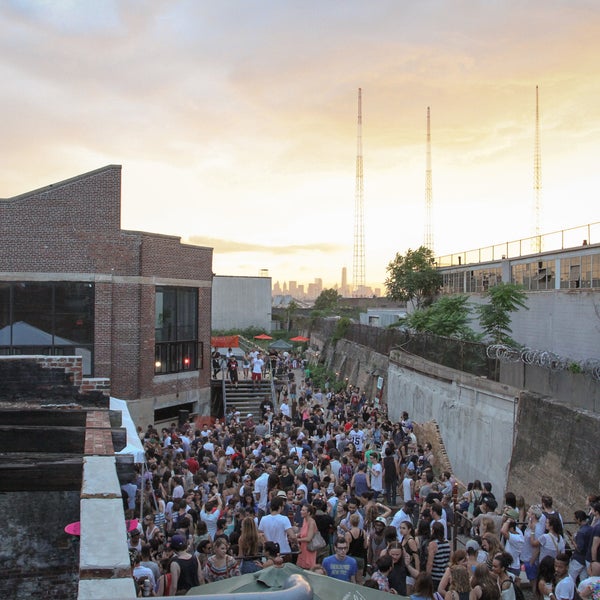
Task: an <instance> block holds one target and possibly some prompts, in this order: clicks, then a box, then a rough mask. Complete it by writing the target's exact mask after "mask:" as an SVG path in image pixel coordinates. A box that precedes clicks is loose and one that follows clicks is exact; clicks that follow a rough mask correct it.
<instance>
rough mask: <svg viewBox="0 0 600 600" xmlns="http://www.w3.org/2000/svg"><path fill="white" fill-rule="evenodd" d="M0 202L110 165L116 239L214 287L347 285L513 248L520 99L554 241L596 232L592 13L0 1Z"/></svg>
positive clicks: (597, 123) (522, 159) (154, 0)
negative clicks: (193, 267) (394, 266)
mask: <svg viewBox="0 0 600 600" xmlns="http://www.w3.org/2000/svg"><path fill="white" fill-rule="evenodd" d="M0 76H1V79H2V81H3V86H2V94H0V119H1V122H2V128H1V135H2V143H1V144H0V197H3V198H9V197H12V196H15V195H18V194H21V193H25V192H27V191H30V190H33V189H36V188H39V187H43V186H45V185H49V184H51V183H55V182H58V181H61V180H63V179H68V178H70V177H74V176H76V175H79V174H81V173H85V172H87V171H91V170H94V169H97V168H100V167H103V166H105V165H108V164H120V165H122V167H123V170H122V227H123V228H124V229H133V230H143V231H150V232H157V233H164V234H172V235H178V236H181V237H182V238H183V241H186V242H191V243H196V244H200V245H204V246H211V247H214V262H213V271H214V272H215V273H217V274H218V275H247V276H256V275H259V273H260V271H261V269H268V273H269V275H270V276H271V277H272V278H273V282H275V281H279V282H280V283H283V281H289V280H295V281H298V282H299V283H303V282H304V283H308V282H311V281H313V280H314V279H315V278H316V277H319V278H322V279H323V281H324V284H325V286H326V287H330V286H333V285H334V284H335V283H338V284H339V283H340V281H341V270H342V267H344V266H345V267H347V271H348V279H349V281H351V280H352V273H353V265H352V260H353V244H354V221H355V214H354V204H355V186H356V158H357V137H358V136H357V134H358V127H357V120H358V119H357V116H358V115H357V113H358V99H357V98H358V88H361V89H362V155H363V171H364V231H365V236H364V246H365V281H366V283H367V284H369V285H371V286H373V287H383V282H384V281H385V277H386V266H387V265H388V264H389V262H390V261H391V260H393V259H394V257H395V255H396V253H400V254H404V253H405V252H406V250H407V249H409V248H412V249H415V248H417V247H419V246H420V245H422V244H423V243H424V236H425V174H426V123H427V121H426V115H427V107H430V110H431V164H432V220H431V226H432V231H433V239H434V250H435V253H436V255H443V254H449V253H453V252H461V251H464V250H470V249H473V248H478V247H481V246H489V245H492V244H500V243H503V242H506V241H511V240H516V239H520V238H524V237H528V236H530V235H532V234H533V233H534V231H535V227H536V220H535V217H534V215H535V212H534V201H535V192H534V141H535V88H536V85H537V86H539V110H540V112H539V121H540V147H541V182H542V188H541V194H540V198H541V210H540V212H539V215H540V216H539V224H538V226H539V228H540V230H541V231H542V232H551V231H556V230H560V229H564V228H570V227H577V226H580V225H584V224H587V223H592V222H597V221H600V201H599V193H598V190H599V189H600V168H599V167H598V157H599V156H600V101H599V98H600V2H598V1H597V0H529V1H528V2H523V1H516V0H505V1H501V0H487V1H484V0H482V1H478V2H476V1H467V0H456V1H450V0H448V1H441V0H419V1H418V2H413V1H408V0H373V1H370V2H365V1H356V0H343V1H341V0H339V1H336V0H331V1H326V0H318V1H316V0H315V1H313V0H304V1H303V2H297V1H295V0H237V1H230V0H219V1H218V2H215V1H214V0H211V1H208V0H187V1H184V0H102V1H99V0H0Z"/></svg>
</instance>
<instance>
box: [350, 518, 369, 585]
mask: <svg viewBox="0 0 600 600" xmlns="http://www.w3.org/2000/svg"><path fill="white" fill-rule="evenodd" d="M344 538H345V540H346V542H347V544H348V556H351V557H352V558H354V559H356V563H357V565H358V571H357V577H356V582H357V583H358V584H359V585H361V584H362V580H363V577H364V575H365V569H366V566H367V565H366V558H367V535H366V534H365V530H364V529H362V528H361V527H360V518H359V515H358V513H354V514H352V515H350V529H349V530H348V531H346V533H345V534H344Z"/></svg>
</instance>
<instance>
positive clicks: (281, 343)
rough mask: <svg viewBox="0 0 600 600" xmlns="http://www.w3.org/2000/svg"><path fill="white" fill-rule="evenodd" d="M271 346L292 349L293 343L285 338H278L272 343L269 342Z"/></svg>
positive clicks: (278, 348)
mask: <svg viewBox="0 0 600 600" xmlns="http://www.w3.org/2000/svg"><path fill="white" fill-rule="evenodd" d="M269 348H273V349H275V350H291V349H292V348H293V345H292V344H290V343H289V342H286V341H285V340H277V341H275V342H273V343H272V344H269Z"/></svg>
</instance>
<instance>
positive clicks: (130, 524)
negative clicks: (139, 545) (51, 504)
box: [65, 519, 138, 535]
mask: <svg viewBox="0 0 600 600" xmlns="http://www.w3.org/2000/svg"><path fill="white" fill-rule="evenodd" d="M125 525H127V531H131V530H133V529H135V528H136V527H137V526H138V520H137V519H131V521H125ZM65 531H66V532H67V533H69V534H70V535H81V521H75V522H74V523H69V524H68V525H67V526H66V527H65Z"/></svg>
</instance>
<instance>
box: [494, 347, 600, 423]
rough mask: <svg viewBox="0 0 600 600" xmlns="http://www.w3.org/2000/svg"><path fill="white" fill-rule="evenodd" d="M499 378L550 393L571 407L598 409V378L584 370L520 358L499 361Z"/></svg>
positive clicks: (535, 390) (599, 404) (504, 381)
mask: <svg viewBox="0 0 600 600" xmlns="http://www.w3.org/2000/svg"><path fill="white" fill-rule="evenodd" d="M599 343H600V342H599ZM500 381H502V382H503V383H506V384H508V385H512V386H513V387H518V388H522V389H525V390H531V391H532V392H535V393H536V394H539V395H541V396H550V397H551V398H554V399H555V400H558V401H560V402H562V403H563V404H566V405H567V406H570V407H571V408H575V409H577V408H580V409H583V410H589V411H592V412H597V413H598V412H600V382H598V381H596V380H594V379H593V378H592V377H591V376H590V375H587V374H584V373H571V372H570V371H557V372H553V371H550V370H549V369H545V368H543V367H538V366H536V365H526V364H523V363H522V362H518V363H507V362H501V363H500Z"/></svg>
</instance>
